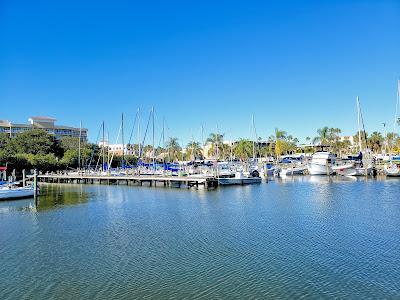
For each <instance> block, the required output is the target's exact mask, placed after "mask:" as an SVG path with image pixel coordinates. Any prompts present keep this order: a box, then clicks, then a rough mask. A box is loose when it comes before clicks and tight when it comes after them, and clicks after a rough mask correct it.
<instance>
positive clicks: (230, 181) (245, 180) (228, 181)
mask: <svg viewBox="0 0 400 300" xmlns="http://www.w3.org/2000/svg"><path fill="white" fill-rule="evenodd" d="M255 173H256V172H253V173H252V174H254V175H258V172H257V174H255ZM255 183H261V177H259V176H244V175H243V172H242V171H238V172H236V173H235V177H232V178H218V184H220V185H245V184H255Z"/></svg>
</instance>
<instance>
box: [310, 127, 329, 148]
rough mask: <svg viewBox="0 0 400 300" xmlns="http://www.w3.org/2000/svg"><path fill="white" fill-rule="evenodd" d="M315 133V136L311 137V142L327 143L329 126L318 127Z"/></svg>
mask: <svg viewBox="0 0 400 300" xmlns="http://www.w3.org/2000/svg"><path fill="white" fill-rule="evenodd" d="M317 134H318V136H316V137H315V138H314V139H313V144H315V143H318V142H319V143H320V144H321V145H323V144H327V143H328V140H329V128H328V126H325V127H323V128H319V129H318V130H317Z"/></svg>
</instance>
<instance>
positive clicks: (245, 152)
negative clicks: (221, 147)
mask: <svg viewBox="0 0 400 300" xmlns="http://www.w3.org/2000/svg"><path fill="white" fill-rule="evenodd" d="M233 152H234V153H235V156H236V157H238V158H239V159H240V160H241V161H245V160H247V159H249V158H250V157H251V156H252V153H253V143H252V141H249V140H246V139H240V140H239V142H238V143H237V144H236V145H235V148H234V149H233Z"/></svg>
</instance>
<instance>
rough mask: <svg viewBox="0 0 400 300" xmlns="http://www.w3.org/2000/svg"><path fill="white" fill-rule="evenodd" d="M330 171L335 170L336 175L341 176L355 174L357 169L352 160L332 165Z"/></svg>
mask: <svg viewBox="0 0 400 300" xmlns="http://www.w3.org/2000/svg"><path fill="white" fill-rule="evenodd" d="M332 171H333V172H335V173H336V174H337V175H342V176H356V174H357V171H356V169H355V166H354V163H353V162H350V163H348V162H346V163H344V164H341V165H335V166H332Z"/></svg>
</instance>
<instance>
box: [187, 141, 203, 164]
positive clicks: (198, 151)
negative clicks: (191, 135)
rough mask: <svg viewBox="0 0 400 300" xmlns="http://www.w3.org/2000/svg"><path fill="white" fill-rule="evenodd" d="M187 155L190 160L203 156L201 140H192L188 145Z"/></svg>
mask: <svg viewBox="0 0 400 300" xmlns="http://www.w3.org/2000/svg"><path fill="white" fill-rule="evenodd" d="M186 155H187V158H188V159H190V160H195V159H196V158H202V157H203V154H202V148H201V146H200V143H199V142H194V141H193V142H190V143H189V144H187V146H186Z"/></svg>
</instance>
